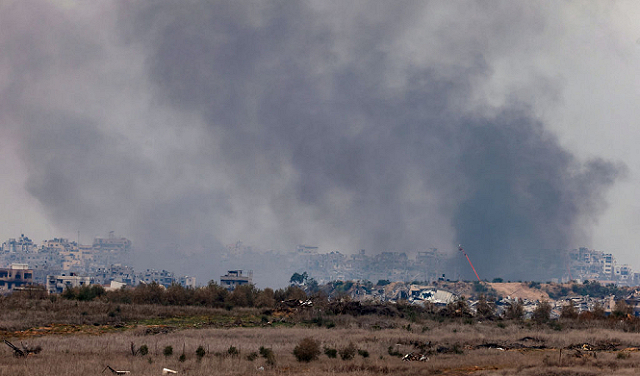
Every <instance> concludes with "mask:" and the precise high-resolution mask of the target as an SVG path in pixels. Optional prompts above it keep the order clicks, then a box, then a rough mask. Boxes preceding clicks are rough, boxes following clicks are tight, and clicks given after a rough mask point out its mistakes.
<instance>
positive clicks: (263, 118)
mask: <svg viewBox="0 0 640 376" xmlns="http://www.w3.org/2000/svg"><path fill="white" fill-rule="evenodd" d="M30 5H32V6H33V4H32V3H29V2H24V3H22V2H21V3H12V5H11V6H7V7H5V8H6V9H3V10H5V11H6V12H4V15H2V16H0V25H4V26H0V31H2V30H3V29H1V28H4V31H5V32H6V33H5V35H10V36H9V37H7V38H5V39H3V40H2V41H1V42H0V43H2V44H1V45H0V47H3V48H2V50H3V51H7V49H5V48H4V47H7V48H11V49H13V50H14V52H13V54H12V55H11V56H21V58H20V59H16V60H12V58H4V59H3V60H0V61H1V63H2V66H3V67H8V68H6V69H9V71H10V72H11V73H12V74H11V77H13V78H11V79H10V80H9V83H8V84H5V85H3V86H2V87H1V89H2V92H1V93H0V99H3V100H5V99H6V100H7V101H6V102H5V106H8V105H7V104H6V103H13V104H15V105H12V106H11V107H12V108H6V112H5V114H9V115H5V119H4V120H5V122H6V121H7V120H8V119H9V118H10V119H12V120H15V122H17V123H18V124H19V126H20V127H21V128H22V130H21V134H22V139H21V142H23V148H22V151H23V156H24V160H25V161H26V163H27V165H28V166H29V169H30V175H29V180H28V185H27V189H28V190H29V192H30V193H31V194H32V195H34V196H35V197H37V198H38V199H39V200H40V202H42V203H43V205H44V206H45V208H46V209H47V210H48V214H49V215H50V218H51V220H52V222H54V223H56V224H57V225H58V226H59V227H60V228H63V229H66V230H67V231H74V230H75V229H78V228H82V231H83V232H85V233H89V234H98V233H100V232H105V231H106V230H107V229H114V230H117V231H118V232H119V233H121V234H123V235H125V236H130V237H131V238H133V240H134V241H135V243H136V245H137V248H138V249H139V250H140V253H141V254H142V255H146V256H151V255H153V258H151V259H147V260H145V262H151V263H152V264H153V265H151V266H155V267H166V268H168V269H176V266H177V268H180V269H181V270H182V271H183V272H188V271H189V270H197V271H198V272H199V273H200V274H199V275H208V278H215V276H216V275H217V273H219V272H220V270H217V269H215V268H216V266H215V264H213V263H215V262H216V261H217V258H216V257H217V256H216V255H218V254H219V252H220V249H221V247H222V244H223V243H232V242H235V241H236V240H240V239H242V240H245V242H247V243H252V244H254V245H257V246H263V247H265V248H281V249H291V248H293V246H294V245H295V244H299V243H311V244H315V245H319V246H321V247H322V249H323V250H325V251H329V250H334V249H339V250H341V251H343V252H352V251H355V250H356V249H360V248H366V249H367V250H369V251H371V252H372V253H376V252H380V251H405V252H413V251H418V250H423V249H426V248H429V247H431V246H437V247H439V248H443V249H452V250H453V249H455V245H456V244H457V243H458V242H461V243H463V244H464V245H465V246H466V247H467V248H468V250H469V253H470V254H472V255H473V256H475V257H474V259H475V261H476V263H477V266H478V269H480V270H481V273H482V274H483V276H486V278H491V277H492V276H504V277H511V276H514V278H515V277H521V278H523V279H524V278H535V277H536V275H534V274H535V273H540V271H546V272H547V274H544V276H547V275H550V274H552V272H555V271H556V270H555V269H553V268H554V267H556V266H557V265H558V264H557V260H555V259H554V258H553V256H554V251H544V250H545V249H560V248H566V247H571V246H572V245H573V244H574V243H573V241H574V236H575V235H576V234H577V233H579V232H581V231H582V230H583V229H582V228H580V226H582V224H584V223H585V222H584V221H583V220H582V219H583V218H591V217H594V216H595V215H597V214H598V212H599V210H601V208H602V205H603V204H602V200H603V194H604V192H605V191H606V189H607V188H608V187H609V186H611V184H613V182H614V181H615V179H616V176H617V174H618V170H619V168H618V167H615V166H614V165H613V164H611V163H610V162H607V161H601V160H597V161H591V162H588V163H586V164H581V163H580V162H579V161H578V160H576V159H575V158H574V157H573V156H572V155H571V154H570V153H569V152H567V151H566V150H564V149H563V148H562V147H561V146H560V145H559V144H558V142H557V141H556V139H555V138H554V136H553V135H551V134H549V133H548V131H547V130H546V129H545V125H544V124H542V123H541V121H540V120H539V119H538V118H537V117H536V115H535V114H534V113H532V111H531V110H530V109H529V108H528V107H527V106H526V105H525V104H524V103H521V102H520V101H518V100H517V99H515V100H513V101H508V102H507V104H506V105H504V106H503V107H502V108H498V109H497V110H492V111H484V110H482V108H483V106H478V104H477V103H475V102H474V101H476V100H477V99H476V98H475V97H474V96H473V95H472V94H473V93H474V90H475V89H476V88H477V86H478V85H481V83H482V82H483V80H484V79H485V78H486V77H488V76H490V75H491V71H492V61H491V59H492V58H493V57H494V56H495V55H497V54H500V53H501V51H503V50H504V49H505V48H506V47H505V46H509V45H511V44H512V43H514V42H518V41H519V40H525V38H529V37H530V34H534V35H535V34H536V33H537V32H538V31H539V30H540V23H541V22H543V21H542V18H543V17H542V14H540V13H536V12H533V13H531V14H528V13H526V12H524V13H523V12H521V11H520V10H519V8H518V6H517V5H513V6H502V7H500V9H498V10H497V11H495V14H494V13H493V11H491V10H489V9H484V10H483V9H474V10H472V11H471V13H473V14H474V15H473V16H471V14H470V13H464V12H463V13H461V14H459V15H458V16H459V18H457V19H455V20H451V21H452V22H451V25H447V22H444V21H440V23H435V24H433V25H430V24H429V22H432V21H433V20H432V19H430V18H429V17H430V16H429V15H430V14H431V13H430V10H431V9H432V8H434V7H436V6H437V5H434V4H431V3H422V2H418V3H414V2H407V3H404V4H402V5H399V4H397V3H394V4H389V3H387V2H366V3H357V2H356V3H353V4H352V5H349V6H347V5H344V4H341V3H335V4H333V3H326V4H325V3H318V4H314V3H292V2H279V1H272V2H261V1H260V2H248V1H238V2H235V1H234V2H205V1H202V2H200V1H190V2H180V3H177V2H170V1H157V2H151V3H142V2H136V3H132V2H119V3H116V5H114V6H113V8H111V7H108V9H105V10H104V13H105V15H104V16H102V17H97V18H95V19H100V20H101V21H102V24H100V25H98V26H96V25H94V24H93V23H92V22H89V21H86V19H89V20H95V19H94V18H91V16H86V17H85V18H83V20H85V22H84V23H75V24H74V23H73V22H72V19H73V17H74V15H75V13H73V12H71V13H69V12H62V11H59V10H55V11H54V10H49V11H46V10H42V11H40V12H30ZM82 9H85V8H82ZM478 12H479V13H478ZM0 13H2V12H0ZM50 14H54V15H55V17H54V16H50ZM476 14H479V15H478V16H477V17H480V18H484V19H483V22H479V23H478V24H477V25H475V24H474V25H473V27H474V28H477V29H475V30H474V31H470V32H469V35H460V33H459V30H460V29H462V28H463V26H469V25H471V24H468V23H469V22H471V21H469V20H467V18H469V19H472V18H474V17H476ZM505 14H509V15H510V16H513V17H504V15H505ZM18 16H19V17H18ZM12 17H13V18H12ZM15 18H22V19H26V20H27V21H28V22H27V24H28V25H30V26H31V27H29V28H24V27H20V26H19V25H18V24H17V22H13V23H12V22H11V20H12V19H15ZM4 21H6V22H4ZM511 22H512V23H517V24H518V26H519V27H520V28H521V30H520V31H518V32H509V33H506V32H505V30H509V26H510V24H509V23H511ZM7 25H8V26H7ZM40 25H47V26H46V27H45V26H40ZM69 25H78V26H73V27H72V26H69ZM422 25H424V27H425V28H426V29H427V30H428V32H426V35H427V37H428V38H427V39H428V40H427V41H426V42H424V43H425V44H424V46H423V45H422V44H421V43H422V42H421V41H420V38H418V36H412V35H413V34H412V33H413V32H414V31H415V30H416V29H420V28H421V27H422ZM49 35H53V37H50V36H49ZM105 35H106V36H105ZM429 41H430V42H429ZM427 42H429V43H431V44H429V43H427ZM51 43H53V47H51ZM406 43H409V44H412V45H414V46H418V48H417V49H416V50H412V49H409V51H408V52H407V51H405V50H404V46H405V44H406ZM434 45H435V46H436V47H434ZM437 46H440V47H437ZM443 46H444V47H443ZM422 48H424V49H425V50H426V51H427V52H426V53H424V51H421V50H420V49H422ZM429 49H431V50H429ZM442 51H447V54H448V55H447V56H440V55H441V53H442ZM3 55H6V54H4V53H3ZM423 55H424V56H423ZM416 56H421V57H420V58H416ZM32 60H35V61H38V62H40V63H35V62H33V63H32V64H27V65H24V64H22V63H23V62H25V61H32ZM74 80H75V81H74ZM541 81H545V80H544V79H541ZM549 85H550V86H551V87H553V86H554V85H553V84H549ZM41 90H45V91H44V94H42V91H41ZM554 90H555V89H554ZM70 91H71V92H70ZM73 91H80V92H81V93H84V92H86V93H84V94H82V95H80V94H74V93H73ZM552 91H553V90H552ZM56 95H57V96H61V98H62V99H59V98H57V97H55V96H56ZM51 96H53V98H52V97H51ZM67 97H69V98H74V100H68V101H65V100H64V98H67ZM141 263H142V262H141ZM207 263H210V264H209V265H214V266H209V265H207ZM142 264H143V263H142ZM531 264H534V265H535V266H536V269H532V268H531ZM463 267H464V266H460V268H463ZM212 270H213V271H215V273H212V272H211V271H212ZM461 270H466V269H461ZM281 277H282V279H283V280H286V278H287V276H281ZM205 278H207V277H205Z"/></svg>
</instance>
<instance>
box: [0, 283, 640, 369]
mask: <svg viewBox="0 0 640 376" xmlns="http://www.w3.org/2000/svg"><path fill="white" fill-rule="evenodd" d="M216 291H217V287H215V286H209V289H208V290H200V293H208V294H209V295H207V294H203V299H204V298H206V299H209V298H211V297H215V295H214V293H215V292H216ZM142 292H144V293H146V294H147V295H143V294H142ZM173 292H176V291H173ZM245 292H247V293H253V291H252V290H246V291H245ZM298 292H299V291H297V290H290V291H289V292H288V293H287V292H284V291H283V292H276V293H274V294H273V296H271V297H270V300H269V302H268V304H264V305H263V304H252V305H251V307H238V306H235V307H232V306H230V305H228V303H229V302H236V303H237V302H241V301H242V299H240V298H241V297H242V296H240V295H239V294H236V295H229V296H227V297H226V298H228V300H225V301H220V302H219V303H224V308H220V307H219V306H218V303H215V302H216V300H215V299H213V300H209V302H213V303H212V304H209V303H207V304H203V305H190V306H182V305H175V304H173V305H172V304H169V303H170V299H169V298H168V297H170V296H171V295H161V294H157V295H154V294H155V292H154V291H153V290H151V291H144V290H143V289H137V290H134V291H132V292H127V294H129V295H122V296H119V297H118V299H121V298H123V297H124V298H127V299H128V298H132V299H134V300H140V301H141V302H143V303H144V302H149V300H150V298H153V296H156V297H157V298H158V299H161V301H162V304H139V303H135V304H133V303H117V302H116V301H117V299H113V297H111V299H110V300H109V299H103V298H100V297H95V298H94V299H93V300H91V301H83V300H68V299H62V298H60V297H56V296H51V297H50V296H24V295H22V296H21V295H19V294H17V295H14V296H10V297H0V335H2V337H3V339H7V340H9V341H11V342H12V343H13V344H15V345H16V346H18V347H20V348H38V347H39V348H42V351H41V352H39V353H38V354H33V355H30V356H27V357H15V356H13V354H14V350H12V349H11V348H10V347H8V346H2V348H3V349H4V350H0V359H2V363H1V364H2V366H1V367H0V376H3V375H12V376H16V375H45V374H46V375H69V374H70V373H71V374H78V375H92V374H95V375H98V374H101V372H102V371H103V370H105V368H106V367H107V366H110V367H112V368H113V369H114V370H128V371H131V374H132V375H159V374H161V372H162V369H163V368H165V367H166V368H170V369H174V370H176V371H178V373H179V374H187V375H212V374H216V375H299V374H306V375H336V374H337V375H354V376H355V375H362V376H368V375H386V374H389V375H416V374H417V375H432V374H441V375H472V374H473V375H630V374H635V373H636V370H637V369H638V368H639V367H640V352H638V347H640V335H638V333H640V320H639V319H636V318H631V317H629V316H627V315H625V314H624V312H622V309H621V314H619V315H612V316H611V317H608V318H605V317H604V315H603V314H599V313H598V312H595V311H594V312H586V313H581V314H580V315H569V314H567V315H565V317H564V318H561V319H560V320H548V319H547V316H548V315H547V314H546V311H544V312H542V311H541V312H540V313H541V314H540V315H538V316H539V317H538V316H536V317H537V320H523V319H521V318H520V315H514V317H516V319H505V318H499V317H495V315H493V314H492V313H491V312H488V313H487V314H481V315H478V314H476V315H475V316H473V315H472V314H471V313H470V312H469V311H468V307H466V302H465V301H464V300H458V301H456V302H454V303H452V304H450V305H449V306H447V307H445V308H442V309H435V307H433V306H427V307H418V306H413V305H409V304H407V303H406V302H405V303H403V302H399V303H397V304H391V303H385V304H361V303H358V302H353V301H349V300H348V299H337V300H333V301H329V300H327V299H326V298H321V297H320V298H318V297H316V298H314V299H312V300H313V304H311V305H306V304H302V303H301V301H300V300H298V299H290V300H288V301H284V302H282V303H278V304H275V303H274V300H275V296H276V295H278V294H281V295H282V296H278V298H281V297H287V294H289V293H296V294H297V293H298ZM123 294H124V292H123ZM194 296H195V295H194ZM265 296H266V295H264V294H262V295H260V294H256V295H255V296H253V295H246V296H244V297H245V298H247V301H251V300H252V299H253V298H256V300H258V298H260V297H265ZM171 299H173V300H176V301H177V300H180V299H182V298H180V299H179V298H178V297H174V298H171ZM151 300H152V299H151ZM259 306H261V307H259ZM543 313H544V314H543ZM312 343H313V346H309V345H310V344H312ZM0 345H1V344H0ZM312 347H313V348H312ZM296 348H298V349H304V350H305V351H306V350H312V351H311V353H312V354H313V356H311V357H310V358H309V359H305V358H300V357H296V356H295V355H294V349H296ZM169 349H171V351H169ZM297 353H298V355H299V354H300V352H299V351H297ZM407 355H409V356H407ZM403 357H406V358H408V359H412V360H414V361H405V360H404V359H403ZM299 360H308V361H302V362H301V361H299ZM421 360H422V361H421ZM105 372H107V373H109V372H110V371H109V370H108V369H107V371H105Z"/></svg>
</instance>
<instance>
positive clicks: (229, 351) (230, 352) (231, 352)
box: [227, 346, 240, 357]
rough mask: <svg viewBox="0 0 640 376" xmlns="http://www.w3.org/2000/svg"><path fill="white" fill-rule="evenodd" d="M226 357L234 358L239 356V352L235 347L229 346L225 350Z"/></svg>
mask: <svg viewBox="0 0 640 376" xmlns="http://www.w3.org/2000/svg"><path fill="white" fill-rule="evenodd" d="M227 355H228V356H231V357H236V356H238V355H240V350H238V349H237V348H236V347H235V346H229V348H228V349H227Z"/></svg>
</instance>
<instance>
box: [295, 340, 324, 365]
mask: <svg viewBox="0 0 640 376" xmlns="http://www.w3.org/2000/svg"><path fill="white" fill-rule="evenodd" d="M293 355H294V356H295V357H296V359H297V360H298V361H299V362H310V361H312V360H315V359H318V355H320V344H319V343H318V341H316V340H314V339H313V338H310V337H307V338H304V339H303V340H302V341H300V343H298V345H297V346H296V347H295V348H294V349H293Z"/></svg>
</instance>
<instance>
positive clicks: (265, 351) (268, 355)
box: [259, 346, 276, 366]
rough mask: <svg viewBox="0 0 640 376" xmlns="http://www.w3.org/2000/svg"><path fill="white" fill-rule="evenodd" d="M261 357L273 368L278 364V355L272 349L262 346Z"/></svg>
mask: <svg viewBox="0 0 640 376" xmlns="http://www.w3.org/2000/svg"><path fill="white" fill-rule="evenodd" d="M259 352H260V356H262V357H263V358H265V359H266V360H267V364H268V365H270V366H273V365H275V364H276V355H275V354H274V353H273V350H271V348H270V347H264V346H260V350H259Z"/></svg>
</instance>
